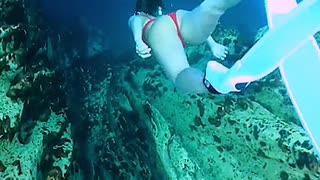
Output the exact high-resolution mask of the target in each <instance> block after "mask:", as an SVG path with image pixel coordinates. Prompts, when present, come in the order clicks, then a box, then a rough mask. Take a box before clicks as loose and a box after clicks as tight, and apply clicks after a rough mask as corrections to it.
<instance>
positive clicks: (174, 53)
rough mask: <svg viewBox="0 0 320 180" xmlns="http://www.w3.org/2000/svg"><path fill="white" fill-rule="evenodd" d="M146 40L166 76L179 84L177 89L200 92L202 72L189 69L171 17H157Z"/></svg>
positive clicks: (202, 87) (201, 89) (185, 91)
mask: <svg viewBox="0 0 320 180" xmlns="http://www.w3.org/2000/svg"><path fill="white" fill-rule="evenodd" d="M147 41H148V44H149V45H150V47H151V49H152V54H153V56H154V57H155V59H156V60H157V61H158V62H159V64H160V65H161V67H162V68H163V69H164V70H165V72H166V74H167V76H168V77H169V78H170V80H172V82H173V83H174V84H175V86H176V85H179V87H177V86H176V87H177V88H179V89H178V91H180V92H184V93H202V91H203V89H205V87H204V85H203V83H202V79H203V73H202V72H201V71H200V70H195V69H193V68H192V69H190V66H189V63H188V60H187V57H186V54H185V51H184V47H183V45H182V43H181V41H180V39H179V37H178V36H177V30H176V28H175V26H174V24H173V23H172V20H171V18H169V17H167V16H162V17H160V18H158V19H157V20H156V21H155V22H154V24H153V25H152V26H151V28H150V30H149V33H148V37H147ZM189 69H190V70H189ZM191 81H193V82H191ZM192 83H193V85H191V84H192ZM185 85H189V86H188V87H187V86H185ZM190 87H192V88H190Z"/></svg>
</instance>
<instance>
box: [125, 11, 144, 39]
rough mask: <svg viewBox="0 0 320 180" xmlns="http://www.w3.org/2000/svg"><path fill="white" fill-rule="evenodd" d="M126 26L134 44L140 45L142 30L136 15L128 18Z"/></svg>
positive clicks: (139, 19) (141, 23) (141, 22)
mask: <svg viewBox="0 0 320 180" xmlns="http://www.w3.org/2000/svg"><path fill="white" fill-rule="evenodd" d="M128 25H129V28H130V29H131V31H132V34H133V38H134V41H135V42H136V43H141V42H142V28H143V21H142V19H141V18H140V17H138V16H136V15H133V16H131V17H130V18H129V21H128Z"/></svg>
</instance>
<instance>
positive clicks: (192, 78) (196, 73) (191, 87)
mask: <svg viewBox="0 0 320 180" xmlns="http://www.w3.org/2000/svg"><path fill="white" fill-rule="evenodd" d="M203 77H204V72H202V71H201V70H199V69H196V68H191V67H189V68H185V69H184V70H182V71H181V72H180V73H179V74H178V75H177V77H176V79H175V81H174V84H175V87H176V89H177V91H178V92H180V93H183V94H199V93H207V92H208V90H207V89H206V88H205V86H204V84H203V82H202V80H203Z"/></svg>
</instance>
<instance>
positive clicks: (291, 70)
mask: <svg viewBox="0 0 320 180" xmlns="http://www.w3.org/2000/svg"><path fill="white" fill-rule="evenodd" d="M296 6H297V4H296V1H295V0H266V9H267V17H268V24H269V28H270V29H271V30H272V29H273V28H276V27H277V26H278V25H279V24H281V23H283V22H284V21H286V20H287V13H289V12H290V11H291V10H293V9H294V8H295V7H296ZM318 13H319V12H318ZM311 20H313V21H316V20H315V19H311ZM306 23H309V22H306ZM312 23H314V22H312ZM317 23H319V24H320V22H319V21H318V22H317ZM297 29H300V28H299V27H297ZM280 72H281V75H282V77H283V80H284V82H285V85H286V87H287V90H288V93H289V96H290V98H291V101H292V102H293V104H294V107H295V109H296V111H297V113H298V115H299V117H300V120H301V123H302V124H303V126H304V128H305V130H306V131H307V133H308V135H309V136H310V138H311V141H312V144H313V146H314V148H315V150H316V152H317V153H318V155H320V149H319V145H318V144H319V143H320V110H319V108H320V93H319V89H320V79H319V78H320V52H319V47H318V45H317V43H316V41H315V39H314V37H313V34H310V35H309V37H308V38H307V40H306V41H304V44H301V47H299V48H298V49H297V50H296V51H293V52H292V53H291V55H289V56H288V57H286V58H285V59H284V61H283V63H281V64H280Z"/></svg>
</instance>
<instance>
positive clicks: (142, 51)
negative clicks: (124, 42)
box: [136, 41, 151, 58]
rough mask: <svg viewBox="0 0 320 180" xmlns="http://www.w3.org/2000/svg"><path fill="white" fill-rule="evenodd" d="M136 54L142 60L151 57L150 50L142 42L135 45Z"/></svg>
mask: <svg viewBox="0 0 320 180" xmlns="http://www.w3.org/2000/svg"><path fill="white" fill-rule="evenodd" d="M136 53H137V54H138V55H139V56H140V57H142V58H148V57H150V56H151V48H150V47H149V46H148V45H146V43H144V42H143V41H139V42H137V43H136Z"/></svg>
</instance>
